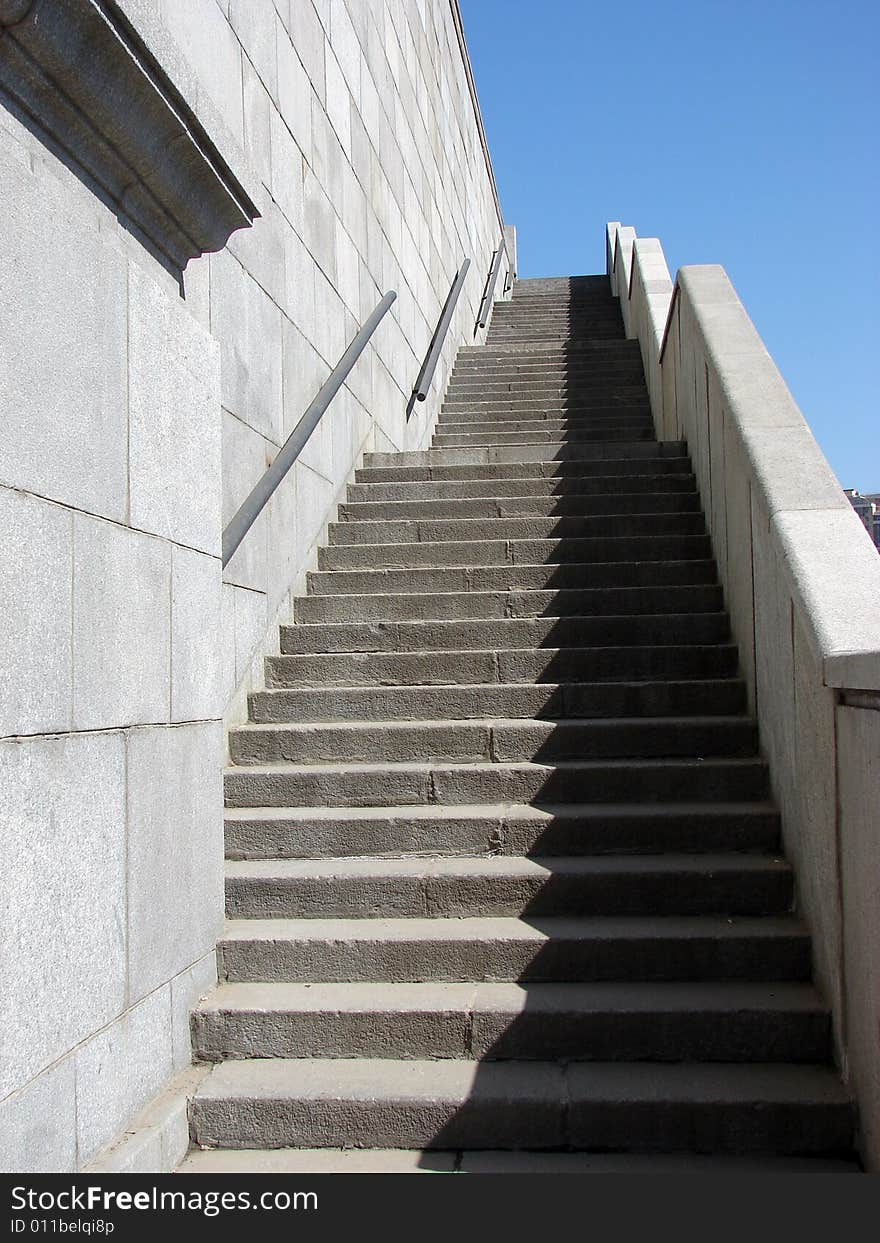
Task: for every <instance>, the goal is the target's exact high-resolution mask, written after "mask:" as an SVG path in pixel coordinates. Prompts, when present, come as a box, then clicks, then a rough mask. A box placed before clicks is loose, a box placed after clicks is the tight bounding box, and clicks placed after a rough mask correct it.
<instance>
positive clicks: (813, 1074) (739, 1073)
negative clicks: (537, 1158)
mask: <svg viewBox="0 0 880 1243" xmlns="http://www.w3.org/2000/svg"><path fill="white" fill-rule="evenodd" d="M569 1095H571V1096H572V1097H574V1098H575V1099H581V1100H595V1101H607V1102H609V1103H611V1104H622V1103H625V1102H627V1101H645V1102H651V1103H655V1104H660V1103H662V1102H664V1101H676V1100H677V1101H690V1102H693V1103H694V1104H711V1103H713V1102H719V1103H724V1102H751V1103H754V1104H756V1105H760V1106H762V1107H766V1106H767V1105H769V1104H771V1103H779V1104H781V1105H785V1104H794V1103H797V1102H801V1101H809V1102H811V1103H815V1104H816V1105H837V1106H841V1107H848V1105H849V1100H848V1097H847V1096H846V1093H845V1092H844V1090H843V1087H842V1085H841V1083H840V1081H839V1079H838V1077H837V1075H836V1074H835V1073H834V1071H832V1070H830V1069H829V1068H827V1067H824V1066H810V1065H807V1066H800V1065H785V1064H777V1063H747V1064H740V1063H700V1062H692V1063H681V1064H673V1065H669V1064H667V1063H661V1062H647V1063H644V1062H643V1063H639V1062H625V1063H620V1062H578V1063H569V1064H568V1065H560V1064H557V1063H554V1062H527V1061H512V1062H469V1061H465V1060H457V1059H447V1060H439V1061H435V1060H428V1061H422V1060H416V1059H412V1060H409V1059H394V1058H255V1059H249V1058H242V1059H239V1060H230V1061H226V1062H221V1063H219V1064H217V1065H216V1066H214V1067H213V1068H212V1069H211V1070H210V1071H209V1073H208V1075H207V1076H206V1077H205V1079H204V1080H203V1081H202V1083H201V1084H200V1085H199V1087H198V1089H197V1090H196V1094H195V1101H196V1102H198V1101H203V1100H206V1099H222V1098H224V1097H225V1098H233V1099H240V1098H241V1097H243V1096H244V1097H250V1098H255V1099H263V1100H274V1099H278V1098H282V1099H284V1098H287V1097H297V1098H300V1099H303V1100H313V1101H320V1100H339V1099H351V1098H354V1099H359V1100H363V1101H365V1102H370V1101H375V1100H376V1099H377V1097H378V1098H383V1097H384V1098H385V1099H389V1100H397V1101H401V1102H404V1101H412V1102H419V1101H426V1102H434V1101H437V1100H452V1101H456V1102H459V1103H461V1104H464V1103H465V1102H468V1103H470V1104H471V1105H473V1104H474V1102H475V1101H478V1100H480V1099H481V1098H482V1099H484V1100H487V1101H491V1100H492V1099H496V1098H500V1099H508V1100H510V1099H514V1100H516V1099H522V1100H523V1101H529V1100H535V1099H542V1098H543V1099H547V1100H552V1101H557V1100H560V1099H565V1098H567V1097H568V1096H569Z"/></svg>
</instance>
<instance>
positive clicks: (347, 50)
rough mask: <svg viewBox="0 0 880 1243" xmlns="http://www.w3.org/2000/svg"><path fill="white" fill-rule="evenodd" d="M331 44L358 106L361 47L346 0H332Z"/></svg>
mask: <svg viewBox="0 0 880 1243" xmlns="http://www.w3.org/2000/svg"><path fill="white" fill-rule="evenodd" d="M330 45H331V47H332V48H333V52H334V54H335V56H336V59H337V61H338V62H339V68H340V69H341V71H342V76H343V78H344V79H345V83H346V86H347V87H348V89H349V91H350V93H351V97H352V99H353V100H354V102H355V106H356V107H357V106H358V105H359V104H360V97H361V59H362V53H361V47H360V43H359V42H358V37H357V33H356V32H355V28H354V26H353V25H352V21H351V17H350V16H349V12H348V9H347V8H346V6H345V0H330Z"/></svg>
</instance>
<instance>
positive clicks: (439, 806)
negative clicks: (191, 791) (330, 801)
mask: <svg viewBox="0 0 880 1243" xmlns="http://www.w3.org/2000/svg"><path fill="white" fill-rule="evenodd" d="M776 810H777V809H776V805H775V803H773V802H771V801H770V800H768V799H754V800H751V801H745V802H724V801H722V800H720V799H713V800H712V801H707V802H698V803H648V802H645V803H627V804H621V803H560V804H558V805H556V806H551V805H547V806H542V807H535V806H531V805H529V804H526V803H472V804H467V803H459V804H455V805H447V804H444V803H415V804H412V805H411V806H410V805H404V806H400V807H395V806H393V805H392V806H388V807H227V808H226V809H225V813H224V814H225V818H226V819H227V820H258V821H260V820H291V819H292V820H314V819H326V820H339V819H347V820H352V821H358V820H387V819H388V818H389V817H390V816H395V815H398V816H405V817H406V818H407V819H408V820H422V819H424V820H433V819H438V818H439V819H448V820H463V819H475V820H487V819H488V820H491V819H502V818H503V819H505V820H510V821H546V822H552V821H553V820H557V819H566V820H582V819H583V820H589V819H597V820H598V819H608V818H620V819H623V818H628V817H631V816H634V815H651V816H660V817H666V818H670V819H674V818H675V817H677V816H682V815H692V814H694V813H699V814H701V815H703V814H705V815H717V816H721V815H731V814H742V813H744V812H746V813H754V812H757V813H764V814H776Z"/></svg>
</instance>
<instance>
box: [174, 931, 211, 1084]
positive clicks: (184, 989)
mask: <svg viewBox="0 0 880 1243" xmlns="http://www.w3.org/2000/svg"><path fill="white" fill-rule="evenodd" d="M216 983H217V956H216V954H215V953H214V951H213V950H212V951H211V953H210V954H206V955H205V957H204V958H200V959H199V961H198V962H196V963H193V965H192V966H191V967H188V968H187V969H186V971H181V972H180V974H179V975H176V976H175V977H174V979H173V980H172V981H171V1043H172V1051H173V1060H174V1070H175V1071H181V1070H184V1069H185V1068H186V1067H187V1066H189V1065H190V1063H191V1062H192V1042H191V1040H190V1026H189V1016H190V1012H191V1011H192V1010H193V1008H194V1007H195V1006H196V1005H198V1002H199V1000H200V999H201V998H202V997H204V996H205V995H206V994H207V993H209V992H210V991H211V989H212V988H214V986H215V985H216Z"/></svg>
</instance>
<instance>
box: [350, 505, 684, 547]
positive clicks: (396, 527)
mask: <svg viewBox="0 0 880 1243" xmlns="http://www.w3.org/2000/svg"><path fill="white" fill-rule="evenodd" d="M705 530H706V524H705V520H704V518H703V515H702V513H699V512H698V513H690V514H668V513H650V512H643V513H636V514H631V513H627V514H581V515H572V516H567V515H562V516H560V517H556V516H552V517H549V518H540V517H526V518H516V517H505V518H426V519H411V518H409V519H406V518H405V519H402V520H400V521H390V520H389V521H372V522H368V521H361V522H331V523H330V524H329V525H328V528H327V531H328V539H329V541H330V544H331V545H333V546H336V547H338V546H339V545H343V544H347V545H351V544H380V545H381V544H409V543H417V544H429V543H430V544H437V543H456V542H459V543H460V542H462V541H467V542H472V543H473V542H480V541H482V540H486V541H489V542H491V541H497V540H546V539H553V538H555V539H566V538H568V537H573V538H575V539H601V538H603V537H606V538H609V539H623V538H626V537H627V536H629V537H633V536H636V537H638V536H642V535H648V534H651V535H653V536H658V535H666V536H676V535H698V536H699V535H703V534H704V533H705Z"/></svg>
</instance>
